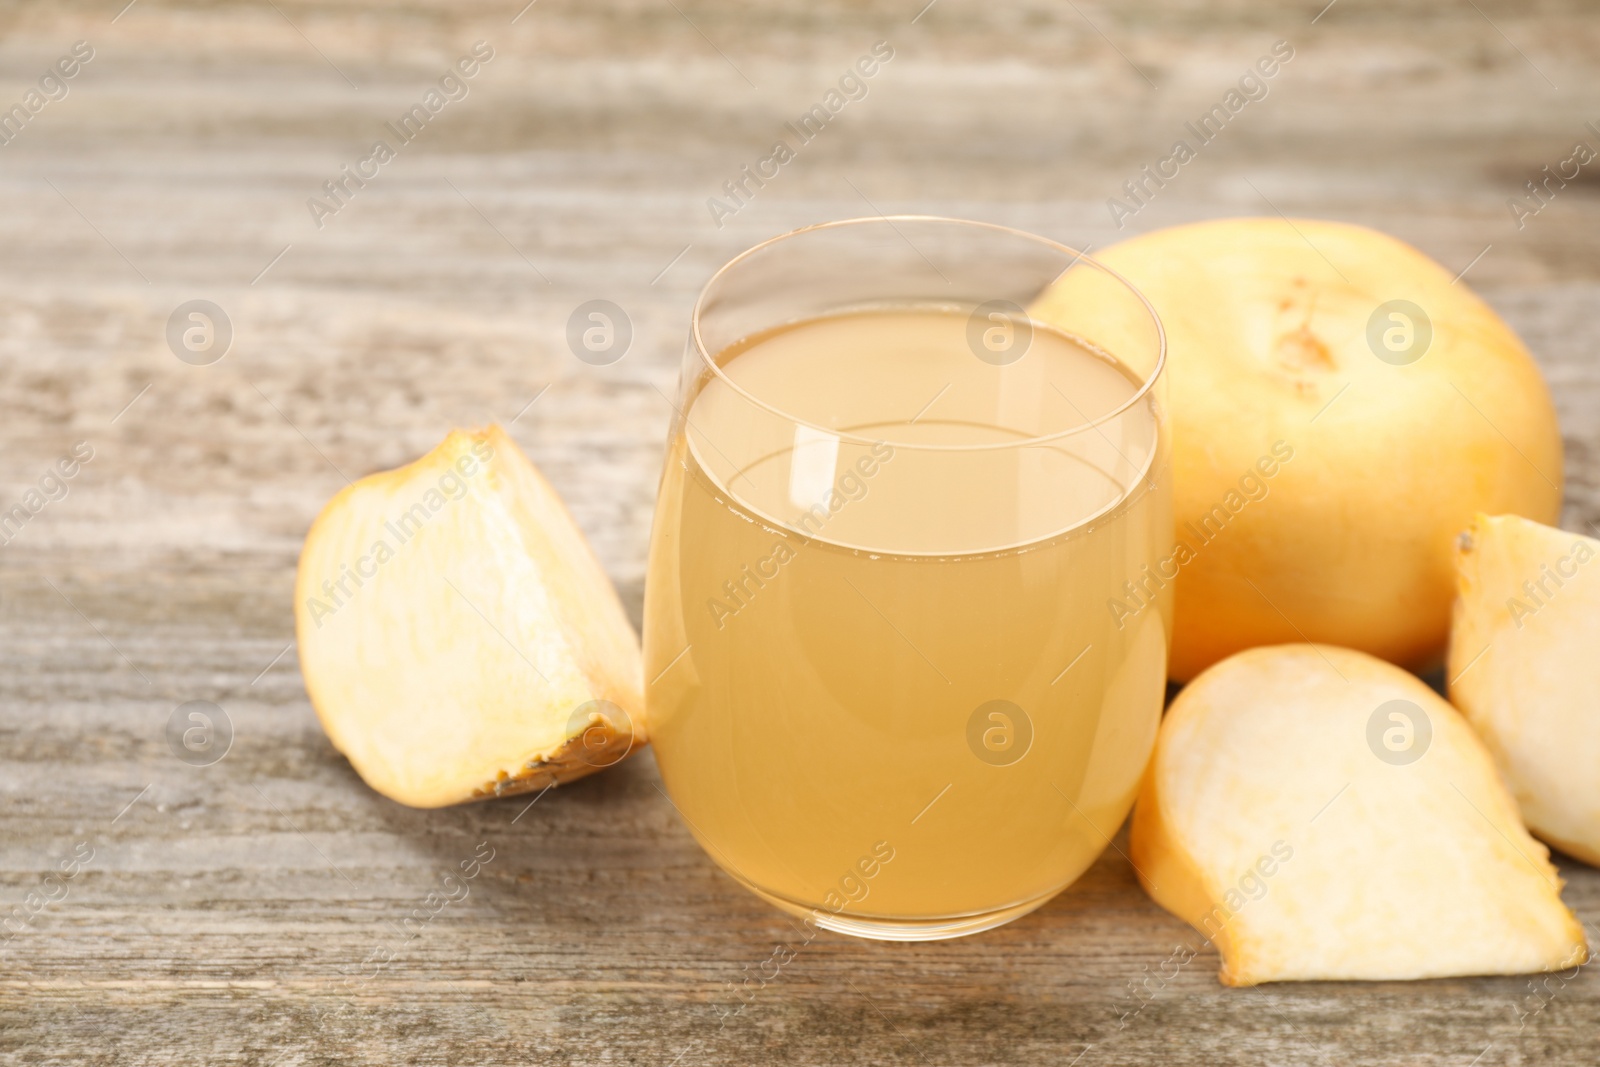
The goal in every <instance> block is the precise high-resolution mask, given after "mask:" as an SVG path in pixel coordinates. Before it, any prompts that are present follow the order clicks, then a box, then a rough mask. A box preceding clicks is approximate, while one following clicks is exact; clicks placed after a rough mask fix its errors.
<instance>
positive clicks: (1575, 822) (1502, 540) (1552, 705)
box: [1450, 515, 1600, 866]
mask: <svg viewBox="0 0 1600 1067" xmlns="http://www.w3.org/2000/svg"><path fill="white" fill-rule="evenodd" d="M1597 653H1600V541H1596V540H1595V539H1594V538H1592V537H1581V536H1579V535H1578V534H1574V533H1568V532H1566V531H1565V530H1558V529H1556V528H1555V527H1553V526H1545V525H1542V524H1540V523H1537V522H1530V521H1529V520H1527V519H1523V518H1519V517H1517V516H1515V515H1499V516H1494V517H1490V516H1488V515H1479V516H1478V517H1477V520H1476V521H1475V522H1473V524H1472V526H1471V528H1470V529H1468V530H1467V532H1466V533H1464V534H1463V535H1462V536H1461V538H1460V540H1459V541H1458V543H1457V551H1456V605H1455V621H1454V625H1453V626H1452V628H1451V631H1450V699H1451V700H1452V701H1453V702H1454V703H1455V705H1456V707H1458V708H1460V709H1461V711H1462V713H1463V714H1464V715H1466V717H1467V721H1468V722H1470V723H1472V725H1473V728H1474V729H1476V730H1477V731H1478V733H1479V735H1480V736H1481V737H1482V738H1483V740H1484V743H1485V744H1487V745H1488V746H1489V751H1491V752H1493V753H1494V755H1495V760H1496V761H1497V762H1498V763H1499V765H1500V769H1501V771H1502V772H1503V773H1504V774H1505V776H1506V781H1507V782H1508V783H1509V784H1510V786H1511V792H1512V793H1513V794H1514V795H1515V796H1516V798H1517V803H1518V804H1519V805H1521V807H1522V814H1523V817H1524V818H1526V819H1527V820H1528V829H1530V830H1532V831H1533V832H1534V833H1536V834H1538V835H1539V836H1540V837H1542V838H1543V839H1544V840H1546V841H1548V842H1550V843H1551V844H1552V845H1554V846H1556V847H1557V848H1559V849H1560V850H1561V851H1563V852H1567V853H1570V854H1572V855H1574V856H1576V857H1578V858H1579V859H1581V860H1583V861H1585V862H1587V863H1592V864H1595V865H1597V866H1600V655H1597Z"/></svg>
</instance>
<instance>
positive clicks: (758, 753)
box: [645, 308, 1172, 921]
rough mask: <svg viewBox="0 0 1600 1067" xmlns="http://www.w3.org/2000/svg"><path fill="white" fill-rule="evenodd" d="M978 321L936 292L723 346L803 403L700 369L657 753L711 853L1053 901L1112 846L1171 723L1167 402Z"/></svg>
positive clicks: (669, 484) (1082, 360) (941, 908)
mask: <svg viewBox="0 0 1600 1067" xmlns="http://www.w3.org/2000/svg"><path fill="white" fill-rule="evenodd" d="M970 338H971V330H970V323H969V318H968V316H967V315H966V314H965V313H962V312H959V311H956V310H952V309H942V308H890V309H878V310H869V311H862V312H855V313H850V314H842V315H837V316H831V317H826V318H820V319H813V320H807V321H804V322H800V323H793V324H789V325H787V326H785V327H782V328H780V329H777V330H773V331H768V332H767V333H764V334H760V335H757V336H755V337H753V338H751V339H748V340H747V341H745V342H743V343H741V344H740V345H736V346H734V347H733V348H731V349H730V350H729V351H727V352H724V353H722V355H721V356H720V357H719V359H718V364H719V366H721V367H722V368H723V370H724V372H725V373H726V374H727V376H728V377H729V378H731V379H733V380H734V381H735V382H737V383H739V384H740V385H741V386H743V387H744V389H745V390H746V391H748V392H749V393H751V394H753V395H755V396H757V397H760V398H761V399H763V400H765V401H766V402H767V403H768V404H771V405H773V406H774V407H777V408H779V409H781V411H782V412H784V413H785V414H787V415H791V416H793V419H785V418H783V417H780V416H779V415H776V414H774V413H773V412H772V411H769V410H767V409H765V408H762V407H761V406H759V405H756V404H752V403H751V402H750V401H749V400H748V399H747V398H746V397H745V396H744V395H742V394H741V393H740V392H739V391H738V390H736V389H734V388H732V387H731V386H729V384H728V383H727V382H726V381H724V380H723V379H721V378H718V377H708V379H707V381H706V382H705V383H704V384H703V386H702V387H701V389H700V391H699V392H698V394H697V395H696V396H695V397H694V399H693V401H692V403H691V404H690V405H689V408H688V411H687V422H686V424H685V425H683V426H680V430H679V433H678V434H677V435H676V436H675V439H674V440H673V442H672V443H671V446H670V451H669V455H668V459H667V463H666V467H665V473H664V475H663V484H662V488H661V494H660V499H659V504H658V509H659V510H658V513H657V515H656V520H655V529H654V531H653V535H652V543H651V558H650V570H649V575H648V580H647V586H646V588H647V590H648V593H647V598H646V605H645V612H646V627H645V628H646V650H645V651H646V678H647V680H648V681H649V688H648V693H647V698H648V707H649V715H650V728H651V733H652V739H653V742H654V744H655V749H656V753H657V759H658V762H659V764H660V766H661V771H662V776H663V779H664V781H665V784H666V787H667V790H668V792H669V794H670V795H671V797H672V800H673V802H674V804H675V805H676V806H677V807H678V809H679V811H680V812H681V813H682V815H683V816H684V818H685V820H686V822H687V823H688V824H689V826H690V827H691V829H692V831H693V832H694V833H695V835H696V836H697V837H698V838H699V839H700V841H701V843H702V844H703V845H704V846H705V847H706V848H707V850H708V852H709V854H710V855H711V856H712V857H713V858H714V859H716V860H717V862H718V863H720V864H721V865H722V866H723V867H724V868H725V869H726V870H728V871H729V872H730V873H732V874H733V875H735V876H736V877H737V878H739V879H741V880H742V881H744V882H745V883H747V884H748V885H750V886H751V887H752V888H755V889H757V890H759V891H761V892H763V893H765V894H766V895H768V896H769V897H771V898H774V899H775V900H777V901H778V902H780V903H783V904H787V905H789V906H791V907H792V908H794V909H795V910H803V909H810V908H817V909H821V910H822V911H823V912H824V913H828V914H841V915H844V916H846V917H858V918H865V919H874V918H876V919H884V920H889V921H894V920H929V919H939V918H945V917H952V916H964V915H977V914H982V913H984V912H988V911H994V910H997V909H1001V908H1006V907H1011V906H1015V905H1018V904H1021V903H1024V902H1027V901H1030V900H1035V899H1043V898H1044V897H1047V896H1048V895H1049V894H1051V893H1054V892H1056V891H1058V890H1059V889H1061V888H1062V887H1064V886H1065V885H1066V884H1068V883H1069V882H1071V881H1072V880H1073V879H1074V878H1075V877H1077V875H1078V874H1080V873H1081V872H1082V871H1083V870H1084V869H1085V868H1086V867H1087V866H1088V865H1089V864H1090V863H1091V862H1092V861H1093V860H1094V858H1095V857H1096V856H1097V855H1098V854H1099V853H1100V852H1101V850H1102V849H1104V848H1105V847H1106V844H1107V843H1108V841H1109V839H1110V837H1111V835H1113V834H1114V833H1115V832H1116V830H1117V828H1118V826H1119V825H1120V824H1121V822H1122V820H1123V818H1124V817H1125V815H1126V814H1127V811H1128V809H1129V807H1130V805H1131V803H1132V799H1133V795H1134V790H1135V788H1136V786H1137V782H1138V777H1139V775H1140V773H1141V771H1142V769H1143V766H1144V763H1145V760H1146V757H1147V756H1148V754H1149V751H1150V748H1151V746H1152V744H1153V742H1154V738H1155V730H1156V726H1157V723H1158V721H1159V716H1160V710H1161V701H1162V695H1163V692H1164V686H1165V664H1166V651H1167V630H1168V617H1169V604H1170V586H1168V587H1165V588H1162V587H1159V586H1158V585H1157V583H1155V582H1152V581H1151V580H1150V579H1149V578H1148V576H1147V573H1146V572H1145V570H1144V568H1145V565H1146V564H1147V563H1150V562H1152V561H1154V560H1157V559H1159V558H1161V557H1162V556H1163V555H1164V554H1165V553H1166V551H1167V550H1168V548H1169V545H1170V542H1171V540H1172V528H1171V512H1170V491H1169V486H1168V482H1167V477H1168V476H1167V472H1166V464H1165V456H1164V448H1165V443H1164V441H1160V440H1158V438H1157V421H1156V418H1155V415H1154V412H1153V410H1152V408H1151V407H1150V406H1149V405H1150V404H1151V403H1152V402H1151V401H1150V400H1149V398H1140V399H1139V400H1138V401H1137V402H1136V403H1134V404H1133V405H1132V406H1131V407H1127V405H1128V402H1129V401H1130V400H1131V399H1132V398H1133V397H1134V396H1135V394H1136V392H1137V389H1138V383H1137V381H1136V380H1135V379H1134V378H1133V376H1132V375H1130V374H1129V373H1128V372H1126V371H1125V370H1124V369H1123V368H1122V367H1121V366H1120V365H1119V364H1118V363H1117V362H1116V361H1115V360H1113V359H1111V358H1110V357H1108V356H1107V355H1105V354H1104V353H1101V352H1098V351H1096V350H1094V349H1093V348H1092V347H1091V346H1089V345H1087V344H1086V343H1082V342H1079V341H1078V340H1076V339H1074V338H1071V337H1068V336H1066V335H1064V334H1058V333H1054V332H1052V331H1049V330H1046V329H1044V328H1042V327H1037V326H1035V327H1034V332H1033V335H1032V337H1031V341H1030V343H1029V344H1028V346H1027V350H1026V354H1025V355H1024V356H1023V357H1022V358H1020V359H1017V360H1015V361H1014V362H1010V363H1007V364H1005V365H999V366H997V365H993V364H991V363H989V362H985V361H983V360H982V359H979V358H976V357H975V355H974V348H973V346H972V343H971V340H970ZM1119 409H1125V410H1122V412H1121V413H1120V414H1115V413H1117V412H1118V411H1119ZM1113 414H1115V417H1113V418H1107V416H1110V415H1113ZM794 420H804V421H806V422H809V423H814V424H816V425H814V426H804V425H800V424H799V423H798V422H796V421H794ZM1090 423H1094V425H1089V424H1090ZM1085 427H1087V428H1085ZM1073 428H1078V432H1076V433H1072V434H1070V435H1067V436H1064V437H1056V438H1054V439H1053V440H1049V441H1043V442H1039V443H1037V444H1030V445H1027V446H1026V447H1008V448H999V449H988V450H969V451H950V450H937V449H927V448H926V447H921V448H919V447H918V446H919V445H920V446H927V445H930V444H933V445H952V444H957V445H979V444H1004V443H1013V444H1014V443H1016V442H1022V441H1031V440H1033V439H1035V438H1038V437H1039V436H1040V435H1046V434H1053V433H1058V432H1059V431H1063V430H1070V429H1073ZM830 430H832V431H838V432H839V433H842V434H848V435H853V437H847V438H845V439H842V440H841V438H840V437H838V436H835V435H834V434H832V433H830V432H829V431H830ZM854 438H859V440H856V439H854ZM1130 581H1132V582H1134V583H1136V585H1135V590H1136V591H1139V595H1138V596H1136V597H1133V598H1131V599H1130V593H1129V591H1128V589H1127V588H1125V585H1124V583H1126V582H1130ZM1141 590H1142V591H1141ZM1119 603H1120V605H1121V608H1120V609H1119V608H1117V607H1116V606H1115V605H1117V604H1119ZM885 857H888V858H887V859H886V858H885Z"/></svg>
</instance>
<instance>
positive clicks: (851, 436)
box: [684, 215, 1167, 452]
mask: <svg viewBox="0 0 1600 1067" xmlns="http://www.w3.org/2000/svg"><path fill="white" fill-rule="evenodd" d="M896 222H933V223H940V224H945V225H949V226H955V227H962V228H973V229H983V230H991V231H994V232H996V233H1003V234H1007V235H1009V236H1013V237H1020V238H1023V239H1024V240H1027V241H1032V242H1034V243H1036V244H1039V245H1044V246H1047V247H1049V248H1054V249H1056V250H1058V251H1060V252H1062V253H1065V254H1066V255H1067V256H1069V257H1071V262H1069V263H1068V264H1067V265H1066V266H1065V267H1063V268H1062V269H1061V272H1060V273H1059V274H1057V275H1056V276H1055V277H1054V278H1052V279H1051V280H1050V282H1049V283H1048V284H1047V285H1046V286H1045V288H1049V286H1051V285H1054V284H1055V283H1056V282H1058V281H1060V280H1061V278H1062V277H1064V276H1065V275H1066V273H1067V271H1069V270H1071V269H1072V268H1073V267H1076V266H1077V265H1078V264H1079V263H1080V262H1084V263H1088V264H1089V265H1090V266H1092V267H1094V268H1095V269H1096V270H1099V271H1102V272H1103V273H1104V274H1106V275H1107V276H1108V277H1110V278H1111V279H1113V280H1114V281H1116V282H1117V283H1118V284H1119V285H1121V286H1122V287H1123V288H1124V289H1126V290H1127V291H1128V292H1129V293H1131V294H1133V296H1134V298H1135V299H1136V300H1138V301H1139V304H1140V306H1142V307H1143V308H1144V310H1145V314H1146V315H1148V316H1149V317H1150V322H1151V324H1152V325H1153V326H1154V327H1155V331H1156V362H1155V365H1154V367H1152V368H1151V370H1150V373H1149V375H1148V376H1146V378H1145V379H1144V381H1143V382H1141V383H1140V385H1139V388H1138V389H1136V390H1134V393H1133V395H1132V396H1130V397H1129V398H1128V399H1127V400H1125V401H1124V402H1123V403H1121V404H1120V405H1118V406H1117V407H1116V408H1114V409H1113V410H1111V411H1108V412H1106V413H1105V414H1104V415H1100V416H1098V417H1097V418H1095V419H1092V420H1090V421H1089V422H1086V423H1083V424H1082V425H1080V426H1070V427H1068V428H1067V429H1065V430H1057V431H1055V432H1054V433H1048V434H1040V435H1038V436H1036V437H1028V438H1024V439H1021V440H1017V441H999V442H993V443H988V444H965V445H945V444H927V443H921V442H918V443H912V442H905V443H902V442H898V441H896V442H893V445H894V447H895V448H908V449H912V450H914V451H927V452H992V451H998V450H1000V449H1003V448H1029V447H1035V446H1038V445H1045V444H1049V443H1050V442H1052V441H1059V440H1062V439H1063V438H1067V437H1071V436H1073V435H1075V434H1080V433H1083V432H1084V431H1086V430H1093V429H1096V428H1097V427H1099V426H1101V425H1103V424H1105V423H1107V422H1110V421H1111V420H1113V419H1116V418H1118V417H1119V416H1121V415H1123V414H1125V413H1127V412H1128V411H1129V410H1131V409H1132V408H1133V407H1135V406H1136V405H1138V404H1140V403H1142V402H1143V401H1144V400H1145V398H1146V397H1147V396H1148V395H1149V393H1150V390H1151V389H1153V388H1154V387H1155V384H1156V382H1158V381H1159V380H1160V379H1161V373H1162V371H1164V370H1165V369H1166V366H1167V333H1166V328H1165V327H1164V326H1163V325H1162V324H1161V316H1160V315H1158V314H1156V309H1155V307H1154V306H1153V305H1152V304H1151V303H1150V301H1149V300H1148V299H1146V297H1145V295H1144V294H1143V293H1141V292H1140V291H1139V289H1138V288H1137V287H1136V286H1135V285H1134V284H1133V283H1132V282H1130V281H1128V279H1126V278H1124V277H1123V276H1122V275H1120V274H1118V273H1117V272H1116V271H1114V270H1112V269H1111V268H1110V267H1108V266H1106V265H1105V264H1103V263H1101V262H1100V261H1099V260H1097V259H1095V258H1094V257H1092V256H1090V255H1089V253H1088V252H1087V251H1079V250H1078V249H1076V248H1072V247H1070V246H1069V245H1064V244H1062V243H1061V242H1060V241H1052V240H1051V239H1050V238H1048V237H1041V236H1040V235H1039V234H1036V233H1030V232H1028V231H1027V230H1019V229H1017V228H1016V227H1014V226H1004V225H1001V224H1000V223H995V222H980V221H977V220H975V219H957V218H951V217H949V216H947V215H864V216H860V217H857V218H853V219H835V220H833V221H831V222H818V223H813V224H811V225H809V226H802V227H800V228H799V229H795V230H790V231H788V232H787V233H780V234H777V235H776V236H773V237H768V238H767V239H766V240H764V241H761V242H758V243H757V244H754V245H752V246H751V247H749V248H747V249H745V250H744V251H743V252H740V253H739V254H738V255H737V256H734V257H733V258H732V259H730V260H728V262H726V263H724V264H723V265H722V266H721V267H719V268H717V271H716V273H714V274H713V275H711V277H710V278H708V279H707V280H706V284H705V285H704V286H703V287H701V289H700V295H699V296H697V297H695V301H694V310H693V312H692V313H691V315H690V320H689V322H690V326H689V339H690V343H692V344H693V345H694V347H695V351H696V352H697V353H699V356H700V361H701V362H702V363H703V364H705V366H706V368H707V369H708V370H709V371H710V372H711V373H712V374H713V375H714V376H716V377H717V378H720V379H721V380H722V382H723V384H724V385H726V386H727V387H728V388H730V389H732V390H733V391H734V392H735V393H737V394H739V395H740V396H742V397H744V399H746V400H748V401H749V402H750V403H752V404H754V405H755V406H757V407H759V408H762V409H763V410H765V411H768V412H770V413H771V414H773V415H776V416H778V417H779V418H781V419H784V420H786V421H788V422H792V423H794V424H795V425H797V426H805V427H807V428H809V429H812V430H816V431H818V432H819V433H824V434H828V435H830V436H832V437H835V438H838V439H839V440H841V441H848V442H850V443H852V444H858V445H875V444H878V443H880V442H884V441H885V439H884V438H881V437H866V436H863V435H861V434H857V433H853V432H851V431H849V430H839V429H836V428H835V427H832V426H824V425H822V424H820V423H816V422H812V421H811V420H809V419H803V418H800V417H799V416H796V415H793V414H791V413H789V412H787V411H784V410H783V409H782V408H780V407H778V406H776V405H774V404H771V403H768V402H767V401H766V400H763V399H762V398H761V397H759V396H757V395H756V394H754V393H752V392H751V391H750V390H748V389H746V388H745V387H744V386H742V385H740V384H739V383H738V382H736V381H734V380H733V378H732V377H731V376H730V375H729V374H728V373H727V372H726V371H724V370H723V369H722V367H721V365H720V364H718V363H717V361H716V358H715V357H714V356H713V355H712V353H711V351H710V350H709V349H708V348H707V347H706V343H705V337H704V336H703V335H702V334H701V331H700V318H701V315H702V314H703V313H704V311H705V303H706V297H707V295H708V294H710V292H711V291H712V288H713V287H714V286H715V285H716V284H717V282H718V281H719V280H720V279H721V278H722V277H723V276H724V275H726V274H728V273H729V272H731V271H732V270H734V269H735V268H736V267H738V266H739V265H740V264H741V263H743V262H744V261H745V260H747V259H749V258H750V257H751V256H754V255H755V254H756V253H758V252H762V251H765V250H766V249H768V248H771V247H772V246H774V245H777V244H779V243H781V242H784V241H788V240H790V239H792V238H795V237H800V236H803V235H805V234H809V233H816V232H818V231H821V230H832V229H842V228H844V227H847V226H852V227H853V226H862V225H866V224H868V223H888V225H889V227H890V228H891V229H893V230H895V231H896V232H898V230H899V228H898V227H897V226H895V223H896ZM900 236H901V237H903V238H904V237H905V235H904V234H900ZM905 239H906V242H907V243H908V244H909V243H910V239H909V238H905ZM915 247H916V246H914V245H913V246H912V248H913V250H915ZM935 269H936V270H937V268H935ZM1041 291H1042V290H1041ZM1028 321H1029V322H1030V323H1035V322H1038V321H1039V320H1036V319H1034V318H1033V316H1032V315H1028ZM773 325H774V326H777V325H782V324H781V323H773ZM1043 325H1049V324H1048V323H1044V324H1043ZM1080 340H1087V338H1080ZM1093 347H1095V348H1097V349H1098V347H1099V346H1097V345H1096V346H1093ZM1107 354H1109V355H1111V356H1112V357H1113V358H1117V357H1116V353H1107ZM1118 362H1123V363H1124V365H1125V361H1123V360H1121V359H1118ZM692 407H693V399H692V398H691V399H690V401H689V402H688V404H687V405H686V407H685V409H684V411H685V415H684V419H685V421H686V422H687V421H688V415H687V413H688V411H689V410H690V409H691V408H692ZM1101 436H1104V434H1102V435H1101Z"/></svg>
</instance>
